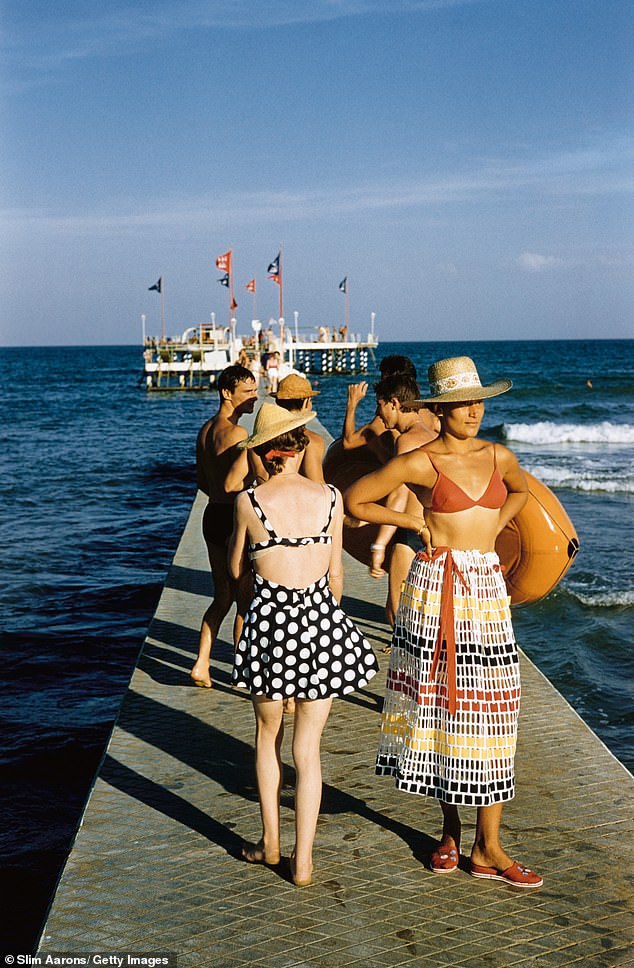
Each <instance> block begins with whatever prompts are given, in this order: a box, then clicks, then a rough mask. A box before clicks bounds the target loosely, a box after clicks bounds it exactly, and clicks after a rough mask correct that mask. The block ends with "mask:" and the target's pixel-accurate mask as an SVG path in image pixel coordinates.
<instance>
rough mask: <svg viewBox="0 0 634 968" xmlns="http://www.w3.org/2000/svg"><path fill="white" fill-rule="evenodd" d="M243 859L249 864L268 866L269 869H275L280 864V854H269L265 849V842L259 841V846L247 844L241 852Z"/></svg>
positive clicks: (270, 852)
mask: <svg viewBox="0 0 634 968" xmlns="http://www.w3.org/2000/svg"><path fill="white" fill-rule="evenodd" d="M241 854H242V859H243V860H246V862H247V864H266V865H267V867H275V866H276V865H277V864H279V862H280V852H279V849H278V850H277V852H275V851H269V852H268V854H267V852H266V851H265V849H264V842H263V841H262V840H259V841H258V842H257V844H245V845H244V847H243V848H242V851H241Z"/></svg>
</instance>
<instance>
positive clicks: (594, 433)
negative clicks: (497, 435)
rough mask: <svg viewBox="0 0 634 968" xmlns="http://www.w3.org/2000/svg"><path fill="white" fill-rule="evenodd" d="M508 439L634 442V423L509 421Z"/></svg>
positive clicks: (534, 441) (552, 441)
mask: <svg viewBox="0 0 634 968" xmlns="http://www.w3.org/2000/svg"><path fill="white" fill-rule="evenodd" d="M503 433H504V437H505V438H506V440H513V441H516V442H519V443H523V444H634V426H633V425H632V424H613V423H610V422H609V421H607V420H604V421H603V422H602V423H594V424H592V423H591V424H572V423H570V424H569V423H561V424H559V423H553V422H552V421H550V420H542V421H538V422H537V423H530V424H529V423H505V424H504V428H503Z"/></svg>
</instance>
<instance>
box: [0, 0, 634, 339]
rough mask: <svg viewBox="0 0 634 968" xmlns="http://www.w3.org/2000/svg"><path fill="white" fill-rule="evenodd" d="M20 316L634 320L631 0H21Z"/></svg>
mask: <svg viewBox="0 0 634 968" xmlns="http://www.w3.org/2000/svg"><path fill="white" fill-rule="evenodd" d="M1 17H2V41H1V46H2V62H3V66H2V75H1V81H2V98H1V108H0V109H1V114H2V116H1V122H2V128H3V132H4V134H3V137H2V147H1V148H0V163H1V166H2V195H1V198H0V207H1V209H2V223H3V225H2V235H3V239H4V244H3V245H2V250H1V252H0V303H1V309H0V342H2V344H4V345H47V344H51V345H64V344H84V343H86V344H118V343H135V342H137V341H138V340H139V339H140V336H141V315H142V314H145V315H146V316H147V322H146V328H147V330H148V332H157V331H158V330H159V329H160V299H159V297H158V296H157V294H156V293H152V292H148V287H149V286H150V285H152V284H153V283H154V282H155V281H156V280H157V279H158V277H159V276H161V275H162V276H163V279H164V286H165V314H166V328H167V330H168V332H170V333H178V332H180V331H181V330H182V329H184V328H185V327H186V326H189V325H192V324H194V323H197V322H206V321H209V318H210V313H211V312H215V313H216V318H217V319H219V320H220V321H225V317H228V309H227V299H226V296H227V290H226V289H224V288H223V287H222V286H220V285H219V284H218V282H217V279H218V278H219V276H220V273H219V272H218V271H217V270H216V268H215V264H214V262H215V258H216V256H217V255H219V254H220V253H222V252H225V251H226V250H227V249H228V248H229V247H231V248H232V249H233V258H234V273H235V275H234V281H235V294H236V299H237V302H238V304H239V307H238V310H237V313H236V316H237V319H238V330H239V331H241V332H247V331H250V320H251V316H252V312H253V299H252V296H251V295H250V294H249V293H247V292H246V291H245V289H244V287H245V285H246V283H247V282H248V281H249V279H251V278H252V277H253V276H255V277H256V280H257V314H258V316H260V318H262V319H267V318H268V317H269V316H272V315H276V313H277V306H278V290H277V287H276V286H275V285H274V284H273V283H272V282H270V281H268V279H267V272H266V270H267V266H268V264H269V262H270V261H271V260H272V259H273V258H274V256H275V255H276V254H277V251H278V249H279V245H280V243H282V245H283V269H284V314H285V317H286V318H287V320H289V321H291V320H292V319H293V312H294V311H298V312H299V323H300V326H306V327H308V326H313V325H319V324H322V323H323V324H330V325H332V324H340V323H341V322H343V318H344V312H345V298H344V296H343V295H342V294H341V293H340V292H339V290H338V285H339V282H340V281H341V279H342V278H343V277H344V276H346V275H347V276H348V280H349V301H350V322H351V328H352V329H353V331H359V332H363V333H365V332H367V329H368V326H369V321H370V314H371V313H372V312H374V313H376V330H377V333H378V335H379V337H380V338H383V339H402V340H419V339H435V338H444V339H465V338H467V339H503V338H542V337H544V338H591V337H627V336H631V335H632V333H633V331H634V326H633V322H634V273H633V271H632V270H633V269H634V240H633V235H632V224H633V214H634V213H633V211H632V187H633V181H634V179H633V172H634V168H633V164H632V162H633V157H634V139H633V137H632V127H631V120H632V91H634V84H633V81H634V77H633V74H634V71H633V69H632V67H633V64H634V57H633V50H634V46H633V41H634V4H632V3H631V2H630V0H275V2H273V0H224V2H220V0H178V2H176V0H165V2H161V0H152V2H139V0H137V2H122V0H108V2H107V3H105V4H104V3H103V2H102V0H99V2H96V0H95V2H93V0H60V2H59V3H54V4H51V3H50V0H26V2H25V0H3V4H2V14H1Z"/></svg>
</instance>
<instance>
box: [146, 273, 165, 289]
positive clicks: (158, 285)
mask: <svg viewBox="0 0 634 968" xmlns="http://www.w3.org/2000/svg"><path fill="white" fill-rule="evenodd" d="M152 291H154V292H162V291H163V276H161V277H160V279H159V280H158V282H155V283H154V285H153V286H149V287H148V292H152Z"/></svg>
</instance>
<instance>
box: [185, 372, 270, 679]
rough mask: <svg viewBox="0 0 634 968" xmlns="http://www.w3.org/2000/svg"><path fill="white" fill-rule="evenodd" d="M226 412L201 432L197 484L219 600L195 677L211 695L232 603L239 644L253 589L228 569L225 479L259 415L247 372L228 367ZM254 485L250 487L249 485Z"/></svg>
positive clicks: (204, 633) (229, 516) (229, 499)
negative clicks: (219, 641)
mask: <svg viewBox="0 0 634 968" xmlns="http://www.w3.org/2000/svg"><path fill="white" fill-rule="evenodd" d="M218 393H219V395H220V409H219V410H218V413H217V414H216V415H215V417H212V418H211V420H208V421H207V422H206V423H205V424H204V425H203V426H202V427H201V429H200V432H199V434H198V439H197V441H196V482H197V484H198V487H199V488H200V490H201V491H203V492H204V493H205V494H206V495H207V497H208V498H209V501H208V504H207V507H206V508H205V512H204V515H203V522H202V524H203V536H204V539H205V544H206V545H207V554H208V555H209V565H210V567H211V574H212V578H213V585H214V598H213V601H212V603H211V605H210V606H209V608H208V609H207V611H206V612H205V614H204V616H203V620H202V625H201V629H200V640H199V644H198V658H197V659H196V663H195V665H194V667H193V669H192V671H191V678H192V679H193V680H194V683H195V684H196V685H197V686H202V687H204V688H206V689H211V678H210V676H209V661H210V658H211V650H212V648H213V643H214V641H215V639H216V636H217V635H218V630H219V628H220V625H221V624H222V621H223V619H224V618H225V616H226V615H227V613H228V612H229V609H230V608H231V605H232V603H233V602H234V601H235V602H236V605H237V612H236V619H235V623H234V641H235V642H237V641H238V638H239V636H240V631H241V629H242V620H243V617H244V613H245V610H246V606H247V605H248V601H249V596H250V592H251V587H250V583H249V581H248V579H247V580H246V581H245V580H244V579H243V580H242V581H241V582H238V583H232V582H231V581H230V579H229V572H228V569H227V545H228V542H229V538H230V536H231V531H232V530H233V506H234V503H235V494H227V492H226V490H225V478H226V476H227V474H228V473H229V471H230V469H231V465H232V464H233V463H234V461H236V459H238V458H240V459H241V458H242V453H241V452H239V451H237V450H236V444H238V442H239V441H242V440H245V439H246V437H247V436H248V435H247V431H246V430H245V428H244V427H240V426H238V421H239V420H240V417H242V416H243V415H244V414H246V413H253V408H254V406H255V402H256V399H257V390H256V384H255V380H254V379H253V374H252V373H251V371H250V370H248V369H246V367H244V366H240V365H239V364H235V365H233V366H228V367H227V368H226V369H225V370H223V371H222V373H221V374H220V376H219V377H218ZM247 483H248V481H246V480H245V481H244V482H243V484H244V485H246V484H247Z"/></svg>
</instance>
